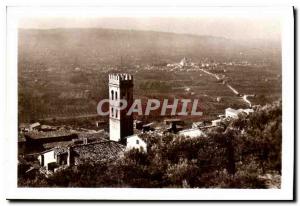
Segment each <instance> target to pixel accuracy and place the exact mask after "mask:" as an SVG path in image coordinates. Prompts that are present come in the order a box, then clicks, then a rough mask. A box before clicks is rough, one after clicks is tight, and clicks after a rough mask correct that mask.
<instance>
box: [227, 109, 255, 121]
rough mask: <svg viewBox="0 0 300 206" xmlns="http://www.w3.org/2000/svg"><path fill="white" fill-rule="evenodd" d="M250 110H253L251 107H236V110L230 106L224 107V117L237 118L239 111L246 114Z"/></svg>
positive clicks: (250, 111)
mask: <svg viewBox="0 0 300 206" xmlns="http://www.w3.org/2000/svg"><path fill="white" fill-rule="evenodd" d="M252 112H254V110H253V109H237V110H235V109H232V108H227V109H225V117H226V118H234V119H237V118H238V115H239V114H240V113H246V114H247V115H249V114H250V113H252Z"/></svg>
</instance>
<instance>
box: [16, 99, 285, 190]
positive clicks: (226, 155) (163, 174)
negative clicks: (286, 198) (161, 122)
mask: <svg viewBox="0 0 300 206" xmlns="http://www.w3.org/2000/svg"><path fill="white" fill-rule="evenodd" d="M281 112H282V111H281V101H278V102H274V103H273V104H268V105H266V106H263V107H260V108H258V109H257V111H256V112H254V113H253V114H251V115H249V116H245V115H241V116H239V118H238V119H236V120H232V121H228V122H227V121H226V122H223V127H222V128H218V129H216V130H213V131H211V132H210V133H208V136H207V137H198V138H184V137H180V136H177V135H163V136H162V137H159V136H157V135H154V134H144V136H143V138H145V139H147V142H148V149H147V151H148V152H147V153H142V152H139V151H137V150H131V151H129V152H126V153H125V154H124V156H123V157H120V158H119V159H118V160H117V161H113V162H102V163H99V164H95V163H93V162H86V163H84V164H82V165H78V166H74V167H70V168H68V169H66V170H62V171H60V172H57V173H55V174H54V175H53V176H51V177H49V178H45V177H43V176H41V175H35V176H33V177H32V176H31V177H30V178H29V177H26V176H25V175H24V171H25V170H24V169H22V168H24V167H25V166H26V164H25V163H23V164H22V163H20V164H19V186H22V187H24V186H25V187H27V186H30V187H41V186H45V187H46V186H47V187H49V186H51V187H139V188H140V187H146V188H153V187H159V188H161V187H185V188H189V187H191V188H197V187H199V188H216V187H217V188H266V187H267V185H266V184H265V181H264V180H263V179H261V178H260V176H261V175H264V174H281V137H282V133H281V123H282V119H281V118H282V114H281ZM24 164H25V166H24Z"/></svg>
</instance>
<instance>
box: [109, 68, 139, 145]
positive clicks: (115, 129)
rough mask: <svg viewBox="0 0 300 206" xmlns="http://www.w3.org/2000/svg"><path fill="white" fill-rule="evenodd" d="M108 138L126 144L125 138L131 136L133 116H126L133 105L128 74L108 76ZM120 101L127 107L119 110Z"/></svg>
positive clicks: (130, 81)
mask: <svg viewBox="0 0 300 206" xmlns="http://www.w3.org/2000/svg"><path fill="white" fill-rule="evenodd" d="M109 100H110V104H109V137H110V140H112V141H117V142H121V143H124V144H126V139H125V137H127V136H130V135H133V116H132V114H131V115H127V112H128V110H129V108H130V106H131V105H132V103H133V77H132V75H130V74H110V75H109ZM120 100H126V102H127V107H126V108H125V109H122V110H120V109H119V107H120V106H121V105H120Z"/></svg>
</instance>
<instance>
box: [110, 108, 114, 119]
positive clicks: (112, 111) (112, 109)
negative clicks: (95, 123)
mask: <svg viewBox="0 0 300 206" xmlns="http://www.w3.org/2000/svg"><path fill="white" fill-rule="evenodd" d="M111 116H112V117H114V108H111Z"/></svg>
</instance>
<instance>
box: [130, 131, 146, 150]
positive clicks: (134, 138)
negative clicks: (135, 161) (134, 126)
mask: <svg viewBox="0 0 300 206" xmlns="http://www.w3.org/2000/svg"><path fill="white" fill-rule="evenodd" d="M126 139H127V143H126V150H131V149H138V150H139V151H141V152H147V143H146V142H145V141H144V140H143V139H141V138H140V137H139V136H138V135H136V134H135V135H131V136H128V137H127V138H126Z"/></svg>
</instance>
